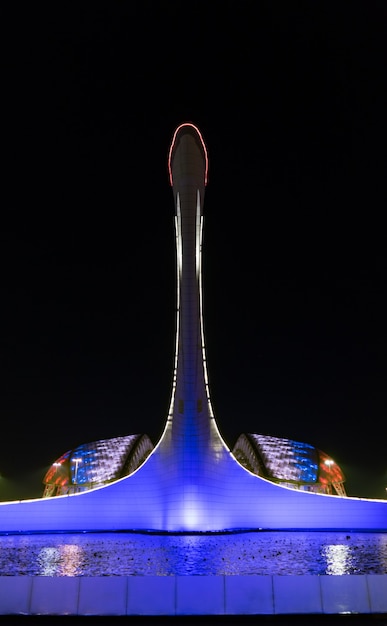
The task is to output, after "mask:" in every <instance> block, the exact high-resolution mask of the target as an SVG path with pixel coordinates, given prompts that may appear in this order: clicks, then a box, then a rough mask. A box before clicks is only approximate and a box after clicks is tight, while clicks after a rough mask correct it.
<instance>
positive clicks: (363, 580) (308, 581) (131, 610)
mask: <svg viewBox="0 0 387 626" xmlns="http://www.w3.org/2000/svg"><path fill="white" fill-rule="evenodd" d="M384 613H387V575H376V574H366V575H362V576H356V575H350V576H327V575H323V576H313V575H301V576H280V575H274V576H129V577H125V576H122V577H120V576H111V577H106V576H102V577H84V576H80V577H53V578H51V577H47V576H2V577H0V614H1V615H99V616H103V615H111V616H113V615H274V614H277V615H279V614H287V615H290V614H300V615H301V614H309V615H313V614H315V615H319V614H373V615H376V614H377V615H380V614H384Z"/></svg>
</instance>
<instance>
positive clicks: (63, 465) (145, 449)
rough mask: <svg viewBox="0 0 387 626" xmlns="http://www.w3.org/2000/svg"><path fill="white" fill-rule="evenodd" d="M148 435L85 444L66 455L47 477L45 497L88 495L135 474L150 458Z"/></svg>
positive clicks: (150, 447) (54, 465)
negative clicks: (96, 488)
mask: <svg viewBox="0 0 387 626" xmlns="http://www.w3.org/2000/svg"><path fill="white" fill-rule="evenodd" d="M152 450H153V444H152V442H151V440H150V439H149V437H148V436H147V435H127V436H125V437H114V438H112V439H101V440H100V441H93V442H91V443H85V444H82V445H80V446H78V447H77V448H74V450H69V451H68V452H65V454H63V455H62V456H61V457H60V458H59V459H57V460H56V461H55V463H53V464H52V465H51V467H50V469H49V470H48V472H47V473H46V475H45V477H44V479H43V484H44V485H45V488H44V492H43V496H44V497H46V498H47V497H51V496H58V495H64V494H67V493H75V492H78V491H86V490H88V489H93V488H95V487H100V486H102V485H105V484H107V483H109V482H111V481H113V480H118V479H119V478H123V477H124V476H128V475H129V474H131V473H132V472H134V471H135V470H136V469H137V468H138V467H139V466H140V465H141V464H142V463H143V462H144V461H145V459H146V458H147V457H148V456H149V454H150V453H151V452H152Z"/></svg>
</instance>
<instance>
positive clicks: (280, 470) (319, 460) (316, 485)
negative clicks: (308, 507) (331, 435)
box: [233, 433, 345, 496]
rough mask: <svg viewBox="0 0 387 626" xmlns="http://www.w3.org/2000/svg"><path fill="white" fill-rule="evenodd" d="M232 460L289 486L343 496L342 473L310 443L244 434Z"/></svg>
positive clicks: (237, 444)
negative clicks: (234, 459)
mask: <svg viewBox="0 0 387 626" xmlns="http://www.w3.org/2000/svg"><path fill="white" fill-rule="evenodd" d="M233 454H234V456H235V458H236V459H237V460H238V461H239V462H240V463H241V464H242V465H244V466H245V467H246V468H247V469H249V470H250V471H251V472H253V473H254V474H257V475H258V476H263V477H264V478H267V479H268V480H272V481H273V482H277V483H282V484H286V485H287V486H289V487H294V488H297V489H304V490H308V491H317V492H321V493H332V489H333V490H334V491H335V492H336V494H337V495H340V496H344V495H345V490H344V486H343V483H344V481H345V477H344V474H343V472H342V470H341V469H340V467H339V466H338V465H337V463H335V461H334V460H333V459H331V458H330V457H329V456H328V455H327V454H325V452H322V451H321V450H318V448H315V447H314V446H312V445H310V444H309V443H302V442H301V441H293V440H292V439H285V438H282V437H273V436H271V435H260V434H256V433H244V434H242V435H240V437H239V438H238V440H237V442H236V444H235V446H234V449H233Z"/></svg>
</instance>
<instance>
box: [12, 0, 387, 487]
mask: <svg viewBox="0 0 387 626" xmlns="http://www.w3.org/2000/svg"><path fill="white" fill-rule="evenodd" d="M386 13H387V11H386V5H385V3H383V2H367V3H365V2H359V3H356V2H335V3H329V2H328V3H327V2H243V1H242V2H233V1H231V0H229V1H225V2H219V3H218V2H213V3H204V2H203V3H202V2H191V3H185V2H179V3H175V2H168V3H166V2H150V1H149V0H147V1H143V2H141V3H139V2H129V3H112V2H109V3H102V4H98V3H96V4H95V3H90V4H88V3H85V4H81V5H80V6H76V5H70V6H69V5H68V4H61V5H59V6H58V5H55V7H54V8H52V7H51V8H48V5H47V6H45V7H44V8H43V7H38V8H36V6H33V7H31V6H29V7H27V8H26V7H23V10H22V9H20V11H19V10H18V9H17V8H16V7H14V8H12V9H10V10H9V11H8V13H7V14H5V17H4V20H3V23H4V25H5V30H6V36H5V40H4V41H5V52H4V56H3V63H4V70H5V71H4V73H3V77H4V78H3V97H2V100H3V115H2V136H3V139H2V153H3V154H2V162H3V167H2V174H3V176H2V179H3V182H2V211H1V229H0V237H1V239H0V244H1V245H0V250H1V260H2V263H1V282H0V288H1V295H2V298H1V315H0V332H1V335H0V336H1V343H0V364H1V379H0V381H1V382H0V415H1V420H2V421H1V423H2V437H1V454H0V474H1V476H2V477H3V478H2V479H1V481H0V498H2V499H8V498H9V497H14V496H15V497H29V496H30V495H40V493H41V480H42V478H43V476H44V473H45V471H46V470H47V468H48V466H49V465H50V464H51V463H52V462H53V461H54V460H55V459H56V458H57V457H58V456H60V455H61V454H62V453H63V452H65V451H66V450H68V449H71V448H73V447H76V446H77V445H79V444H82V443H85V442H88V441H94V440H97V439H101V438H108V437H114V436H119V435H125V434H131V433H137V432H146V433H147V434H148V435H149V436H150V437H151V438H152V439H153V441H157V438H158V437H159V435H160V434H161V431H162V428H163V426H164V420H165V418H166V413H167V409H168V405H169V399H170V391H171V382H172V381H171V377H172V366H173V349H174V325H175V265H174V263H175V261H174V254H175V251H174V231H173V198H172V192H171V189H170V187H169V185H168V178H167V153H168V148H169V145H170V141H171V137H172V134H173V132H174V130H175V128H176V127H177V126H178V125H179V124H180V123H182V122H185V121H192V122H193V123H195V124H197V125H198V127H199V128H200V130H201V131H202V134H203V136H204V139H205V141H206V144H207V148H208V152H209V159H210V172H209V184H208V187H207V191H206V198H205V216H206V217H205V232H204V306H205V332H206V342H207V352H208V361H209V377H210V387H211V390H212V399H213V405H214V410H215V414H216V417H217V420H218V424H219V427H220V429H221V431H222V433H223V434H224V437H225V439H226V440H227V441H228V443H229V445H230V446H231V447H232V445H233V443H234V442H235V440H236V438H237V436H238V435H239V434H240V433H241V432H261V433H269V434H273V435H276V436H284V437H289V438H293V439H297V440H299V441H305V442H308V443H312V444H313V445H315V446H317V447H318V448H320V449H322V450H323V451H325V452H326V453H328V454H330V455H331V456H332V457H333V458H334V459H335V460H336V461H337V462H338V463H339V465H341V467H342V468H343V470H344V472H345V474H346V476H347V483H346V485H347V491H348V492H349V493H350V495H365V496H372V497H373V496H375V497H384V496H385V487H386V486H387V464H386V454H385V434H384V431H385V422H386V419H385V416H386V410H387V391H386V374H387V365H386V361H387V359H386V357H387V331H386V313H387V299H386V287H387V281H386V270H387V254H386V246H385V225H384V220H385V215H384V214H385V206H386V191H385V189H386V174H385V171H386V167H385V166H386V139H387V137H386V113H385V112H386V104H387V103H386V60H387V54H386V40H387V39H386V35H387V33H386V17H387V15H386Z"/></svg>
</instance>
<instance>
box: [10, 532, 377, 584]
mask: <svg viewBox="0 0 387 626" xmlns="http://www.w3.org/2000/svg"><path fill="white" fill-rule="evenodd" d="M192 574H194V575H221V574H226V575H231V576H232V575H238V574H245V575H246V574H248V575H250V574H263V575H269V574H283V575H300V574H332V575H342V574H387V533H345V532H304V531H302V532H298V531H296V532H288V531H286V532H281V531H273V532H271V531H265V532H253V533H249V532H247V533H232V534H224V535H157V534H137V533H81V534H43V535H33V534H25V535H24V534H23V535H2V536H0V575H1V576H18V575H25V576H149V575H158V576H173V575H192Z"/></svg>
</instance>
